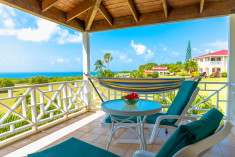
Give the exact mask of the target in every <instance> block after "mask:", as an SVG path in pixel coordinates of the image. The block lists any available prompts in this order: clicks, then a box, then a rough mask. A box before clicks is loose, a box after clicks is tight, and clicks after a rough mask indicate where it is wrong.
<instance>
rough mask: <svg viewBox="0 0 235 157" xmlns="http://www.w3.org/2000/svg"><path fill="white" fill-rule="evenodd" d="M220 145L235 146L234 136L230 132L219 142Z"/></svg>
mask: <svg viewBox="0 0 235 157" xmlns="http://www.w3.org/2000/svg"><path fill="white" fill-rule="evenodd" d="M220 145H221V146H228V147H235V136H234V135H233V134H232V133H230V134H229V135H228V137H227V138H225V139H224V140H223V141H221V142H220Z"/></svg>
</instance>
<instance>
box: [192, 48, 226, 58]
mask: <svg viewBox="0 0 235 157" xmlns="http://www.w3.org/2000/svg"><path fill="white" fill-rule="evenodd" d="M206 56H228V50H221V51H216V52H213V53H208V54H205V55H202V56H198V57H194V58H191V59H196V58H202V57H206Z"/></svg>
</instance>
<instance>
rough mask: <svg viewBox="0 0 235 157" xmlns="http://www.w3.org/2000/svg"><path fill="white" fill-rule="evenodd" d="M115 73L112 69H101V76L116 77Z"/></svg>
mask: <svg viewBox="0 0 235 157" xmlns="http://www.w3.org/2000/svg"><path fill="white" fill-rule="evenodd" d="M114 75H115V74H114V73H113V72H112V71H110V70H104V71H101V73H100V77H114Z"/></svg>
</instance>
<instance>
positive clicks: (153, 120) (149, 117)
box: [104, 113, 171, 125]
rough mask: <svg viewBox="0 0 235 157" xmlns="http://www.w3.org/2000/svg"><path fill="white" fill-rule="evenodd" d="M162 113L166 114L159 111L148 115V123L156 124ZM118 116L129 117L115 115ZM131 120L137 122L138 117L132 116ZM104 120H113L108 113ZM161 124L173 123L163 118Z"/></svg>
mask: <svg viewBox="0 0 235 157" xmlns="http://www.w3.org/2000/svg"><path fill="white" fill-rule="evenodd" d="M162 115H165V114H164V113H157V114H153V115H149V116H147V118H146V123H148V124H155V122H156V119H157V118H158V117H159V116H162ZM115 117H117V118H118V119H126V118H128V117H127V116H115ZM130 120H132V121H133V122H135V123H136V122H137V117H133V118H131V119H130ZM104 122H105V123H112V121H111V117H110V116H109V115H107V116H106V117H105V119H104ZM160 124H161V125H171V124H170V123H168V121H167V120H166V119H163V120H162V121H161V122H160Z"/></svg>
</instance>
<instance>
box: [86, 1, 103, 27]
mask: <svg viewBox="0 0 235 157" xmlns="http://www.w3.org/2000/svg"><path fill="white" fill-rule="evenodd" d="M101 1H102V0H93V6H92V8H91V9H90V10H89V11H88V14H87V18H86V22H85V30H86V31H88V30H90V28H91V25H92V23H93V21H94V19H95V15H96V13H97V11H98V9H99V7H100V4H101Z"/></svg>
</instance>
